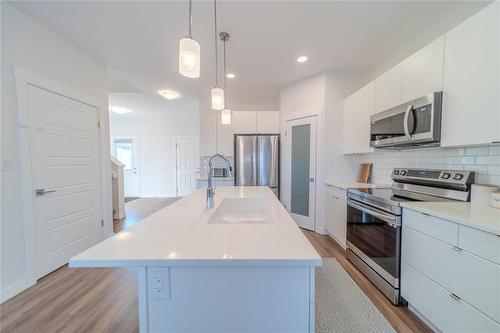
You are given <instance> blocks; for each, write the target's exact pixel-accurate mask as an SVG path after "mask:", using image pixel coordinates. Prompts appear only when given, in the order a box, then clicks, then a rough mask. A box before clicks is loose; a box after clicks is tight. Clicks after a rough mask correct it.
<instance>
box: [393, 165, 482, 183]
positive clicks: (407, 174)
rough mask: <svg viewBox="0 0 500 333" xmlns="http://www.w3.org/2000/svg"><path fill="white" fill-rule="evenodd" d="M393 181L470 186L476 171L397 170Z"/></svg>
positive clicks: (394, 172)
mask: <svg viewBox="0 0 500 333" xmlns="http://www.w3.org/2000/svg"><path fill="white" fill-rule="evenodd" d="M392 179H393V180H395V181H403V182H404V181H405V180H408V181H410V180H411V181H415V182H417V183H418V182H419V181H421V182H422V183H425V182H432V183H442V184H455V185H468V184H472V183H474V171H466V170H434V169H409V168H395V169H394V170H393V171H392Z"/></svg>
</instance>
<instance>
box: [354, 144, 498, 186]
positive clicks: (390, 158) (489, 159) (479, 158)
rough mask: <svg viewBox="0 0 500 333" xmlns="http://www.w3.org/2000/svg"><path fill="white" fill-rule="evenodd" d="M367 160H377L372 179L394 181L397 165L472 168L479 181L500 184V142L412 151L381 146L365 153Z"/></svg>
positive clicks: (385, 181)
mask: <svg viewBox="0 0 500 333" xmlns="http://www.w3.org/2000/svg"><path fill="white" fill-rule="evenodd" d="M362 161H363V163H373V174H372V179H373V181H374V182H377V183H387V182H390V181H391V172H392V169H393V168H397V167H406V168H428V169H449V170H471V171H475V172H476V182H478V183H486V184H495V185H498V186H500V146H494V147H470V148H432V149H420V150H408V151H396V152H394V151H384V150H377V151H375V152H373V153H369V154H364V155H363V158H362Z"/></svg>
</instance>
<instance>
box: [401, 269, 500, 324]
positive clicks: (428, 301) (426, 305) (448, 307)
mask: <svg viewBox="0 0 500 333" xmlns="http://www.w3.org/2000/svg"><path fill="white" fill-rule="evenodd" d="M401 277H402V279H403V280H402V281H401V295H402V296H403V297H404V298H405V299H406V300H407V301H408V302H409V303H410V304H411V306H413V307H414V308H415V309H417V310H418V311H419V312H420V313H421V314H422V315H424V316H425V317H426V319H427V320H429V321H430V322H431V323H432V324H433V325H434V326H436V327H437V328H439V330H441V331H443V332H498V331H499V330H500V326H499V325H498V324H497V323H495V322H494V321H493V320H491V319H490V318H488V317H486V316H485V315H484V314H482V313H481V312H480V311H478V310H476V309H474V308H473V307H472V306H470V305H469V304H467V303H466V302H464V301H463V300H461V299H456V297H455V295H453V294H452V293H450V292H449V291H448V290H446V289H444V288H443V287H441V286H439V285H438V284H437V283H435V282H433V281H432V280H431V279H429V278H427V277H426V276H425V275H423V274H422V273H420V272H418V271H417V270H416V269H414V268H413V267H411V266H410V265H408V264H406V263H403V264H402V265H401Z"/></svg>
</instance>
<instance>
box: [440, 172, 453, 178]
mask: <svg viewBox="0 0 500 333" xmlns="http://www.w3.org/2000/svg"><path fill="white" fill-rule="evenodd" d="M450 177H451V175H450V174H449V173H447V172H445V173H443V175H442V176H441V178H443V179H448V178H450Z"/></svg>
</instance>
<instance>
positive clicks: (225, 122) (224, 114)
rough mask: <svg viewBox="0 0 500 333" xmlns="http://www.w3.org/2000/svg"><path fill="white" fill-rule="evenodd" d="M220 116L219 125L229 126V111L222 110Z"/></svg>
mask: <svg viewBox="0 0 500 333" xmlns="http://www.w3.org/2000/svg"><path fill="white" fill-rule="evenodd" d="M220 116H221V123H222V124H223V125H230V124H231V110H229V109H224V110H222V112H221V114H220Z"/></svg>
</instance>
